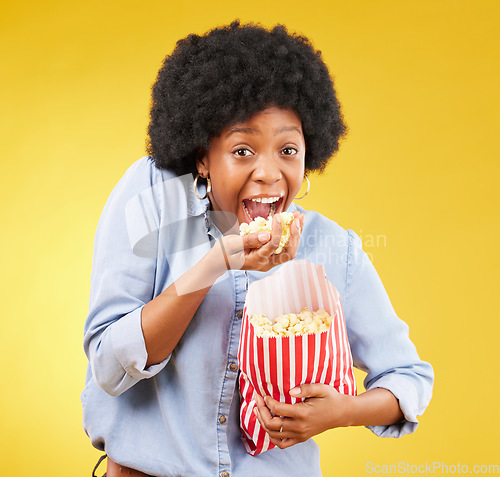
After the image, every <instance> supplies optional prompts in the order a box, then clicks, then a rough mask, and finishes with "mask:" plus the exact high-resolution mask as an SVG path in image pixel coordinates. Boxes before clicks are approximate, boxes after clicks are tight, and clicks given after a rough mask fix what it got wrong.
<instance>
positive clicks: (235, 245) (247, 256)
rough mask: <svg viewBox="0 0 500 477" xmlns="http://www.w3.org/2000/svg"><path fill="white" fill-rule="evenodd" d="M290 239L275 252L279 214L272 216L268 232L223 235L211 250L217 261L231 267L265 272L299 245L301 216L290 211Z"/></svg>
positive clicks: (279, 236) (278, 239)
mask: <svg viewBox="0 0 500 477" xmlns="http://www.w3.org/2000/svg"><path fill="white" fill-rule="evenodd" d="M293 215H294V220H293V222H292V224H291V227H290V238H289V240H288V243H287V245H286V246H285V247H284V248H283V250H282V251H281V253H279V254H275V253H274V251H275V250H276V249H277V248H278V246H279V243H280V238H281V233H282V226H281V220H280V219H279V214H277V215H275V216H274V217H273V226H272V231H271V233H269V232H255V233H252V234H248V235H244V236H243V237H241V236H239V235H227V236H225V237H222V238H221V239H219V240H218V241H217V243H216V245H215V246H214V247H213V249H212V253H213V254H214V255H215V256H216V257H217V258H216V260H217V263H218V264H219V265H222V266H225V268H226V270H227V269H233V270H256V271H261V272H267V271H268V270H270V269H272V268H274V267H275V266H277V265H280V264H282V263H285V262H288V261H290V260H292V259H294V258H295V256H296V255H297V250H298V248H299V242H300V235H301V233H302V229H303V227H304V218H305V215H304V214H301V213H300V212H298V211H295V212H293Z"/></svg>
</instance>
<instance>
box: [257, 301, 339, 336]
mask: <svg viewBox="0 0 500 477" xmlns="http://www.w3.org/2000/svg"><path fill="white" fill-rule="evenodd" d="M250 323H252V325H253V326H254V328H255V332H256V334H257V336H260V337H262V338H270V337H277V336H297V335H306V334H311V333H323V332H324V331H327V330H328V328H330V325H331V323H332V317H331V316H330V315H329V314H328V312H326V311H325V310H318V311H316V312H311V311H310V310H308V309H307V308H303V309H302V311H301V312H300V313H297V314H296V313H288V314H285V315H279V316H278V317H276V319H275V322H274V323H273V322H272V321H271V320H270V319H269V318H267V317H266V316H265V315H263V314H254V315H252V316H251V317H250Z"/></svg>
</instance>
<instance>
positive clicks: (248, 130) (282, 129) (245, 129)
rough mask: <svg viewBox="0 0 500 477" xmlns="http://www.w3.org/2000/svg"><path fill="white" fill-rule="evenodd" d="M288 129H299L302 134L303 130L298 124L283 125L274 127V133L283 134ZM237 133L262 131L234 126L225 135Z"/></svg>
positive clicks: (258, 132) (257, 132)
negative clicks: (277, 127)
mask: <svg viewBox="0 0 500 477" xmlns="http://www.w3.org/2000/svg"><path fill="white" fill-rule="evenodd" d="M288 131H297V132H298V133H299V134H302V131H301V130H300V129H299V128H298V127H297V126H283V127H281V128H279V129H274V130H273V132H274V135H275V136H277V135H278V134H282V133H284V132H288ZM236 133H245V134H260V131H258V130H257V129H254V128H239V127H236V126H235V127H232V128H231V129H230V130H229V131H228V132H227V133H226V135H225V137H229V136H231V134H236Z"/></svg>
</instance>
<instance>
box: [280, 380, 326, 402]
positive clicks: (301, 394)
mask: <svg viewBox="0 0 500 477" xmlns="http://www.w3.org/2000/svg"><path fill="white" fill-rule="evenodd" d="M325 386H327V385H326V384H319V383H318V384H301V385H300V386H297V387H295V388H293V389H290V391H289V394H290V396H292V397H294V398H301V399H306V398H309V397H319V398H321V397H325V396H326V395H327V391H329V389H328V387H325ZM332 389H334V388H332Z"/></svg>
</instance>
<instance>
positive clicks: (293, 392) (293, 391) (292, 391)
mask: <svg viewBox="0 0 500 477" xmlns="http://www.w3.org/2000/svg"><path fill="white" fill-rule="evenodd" d="M289 394H290V396H298V395H299V394H300V388H293V389H290V392H289Z"/></svg>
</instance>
